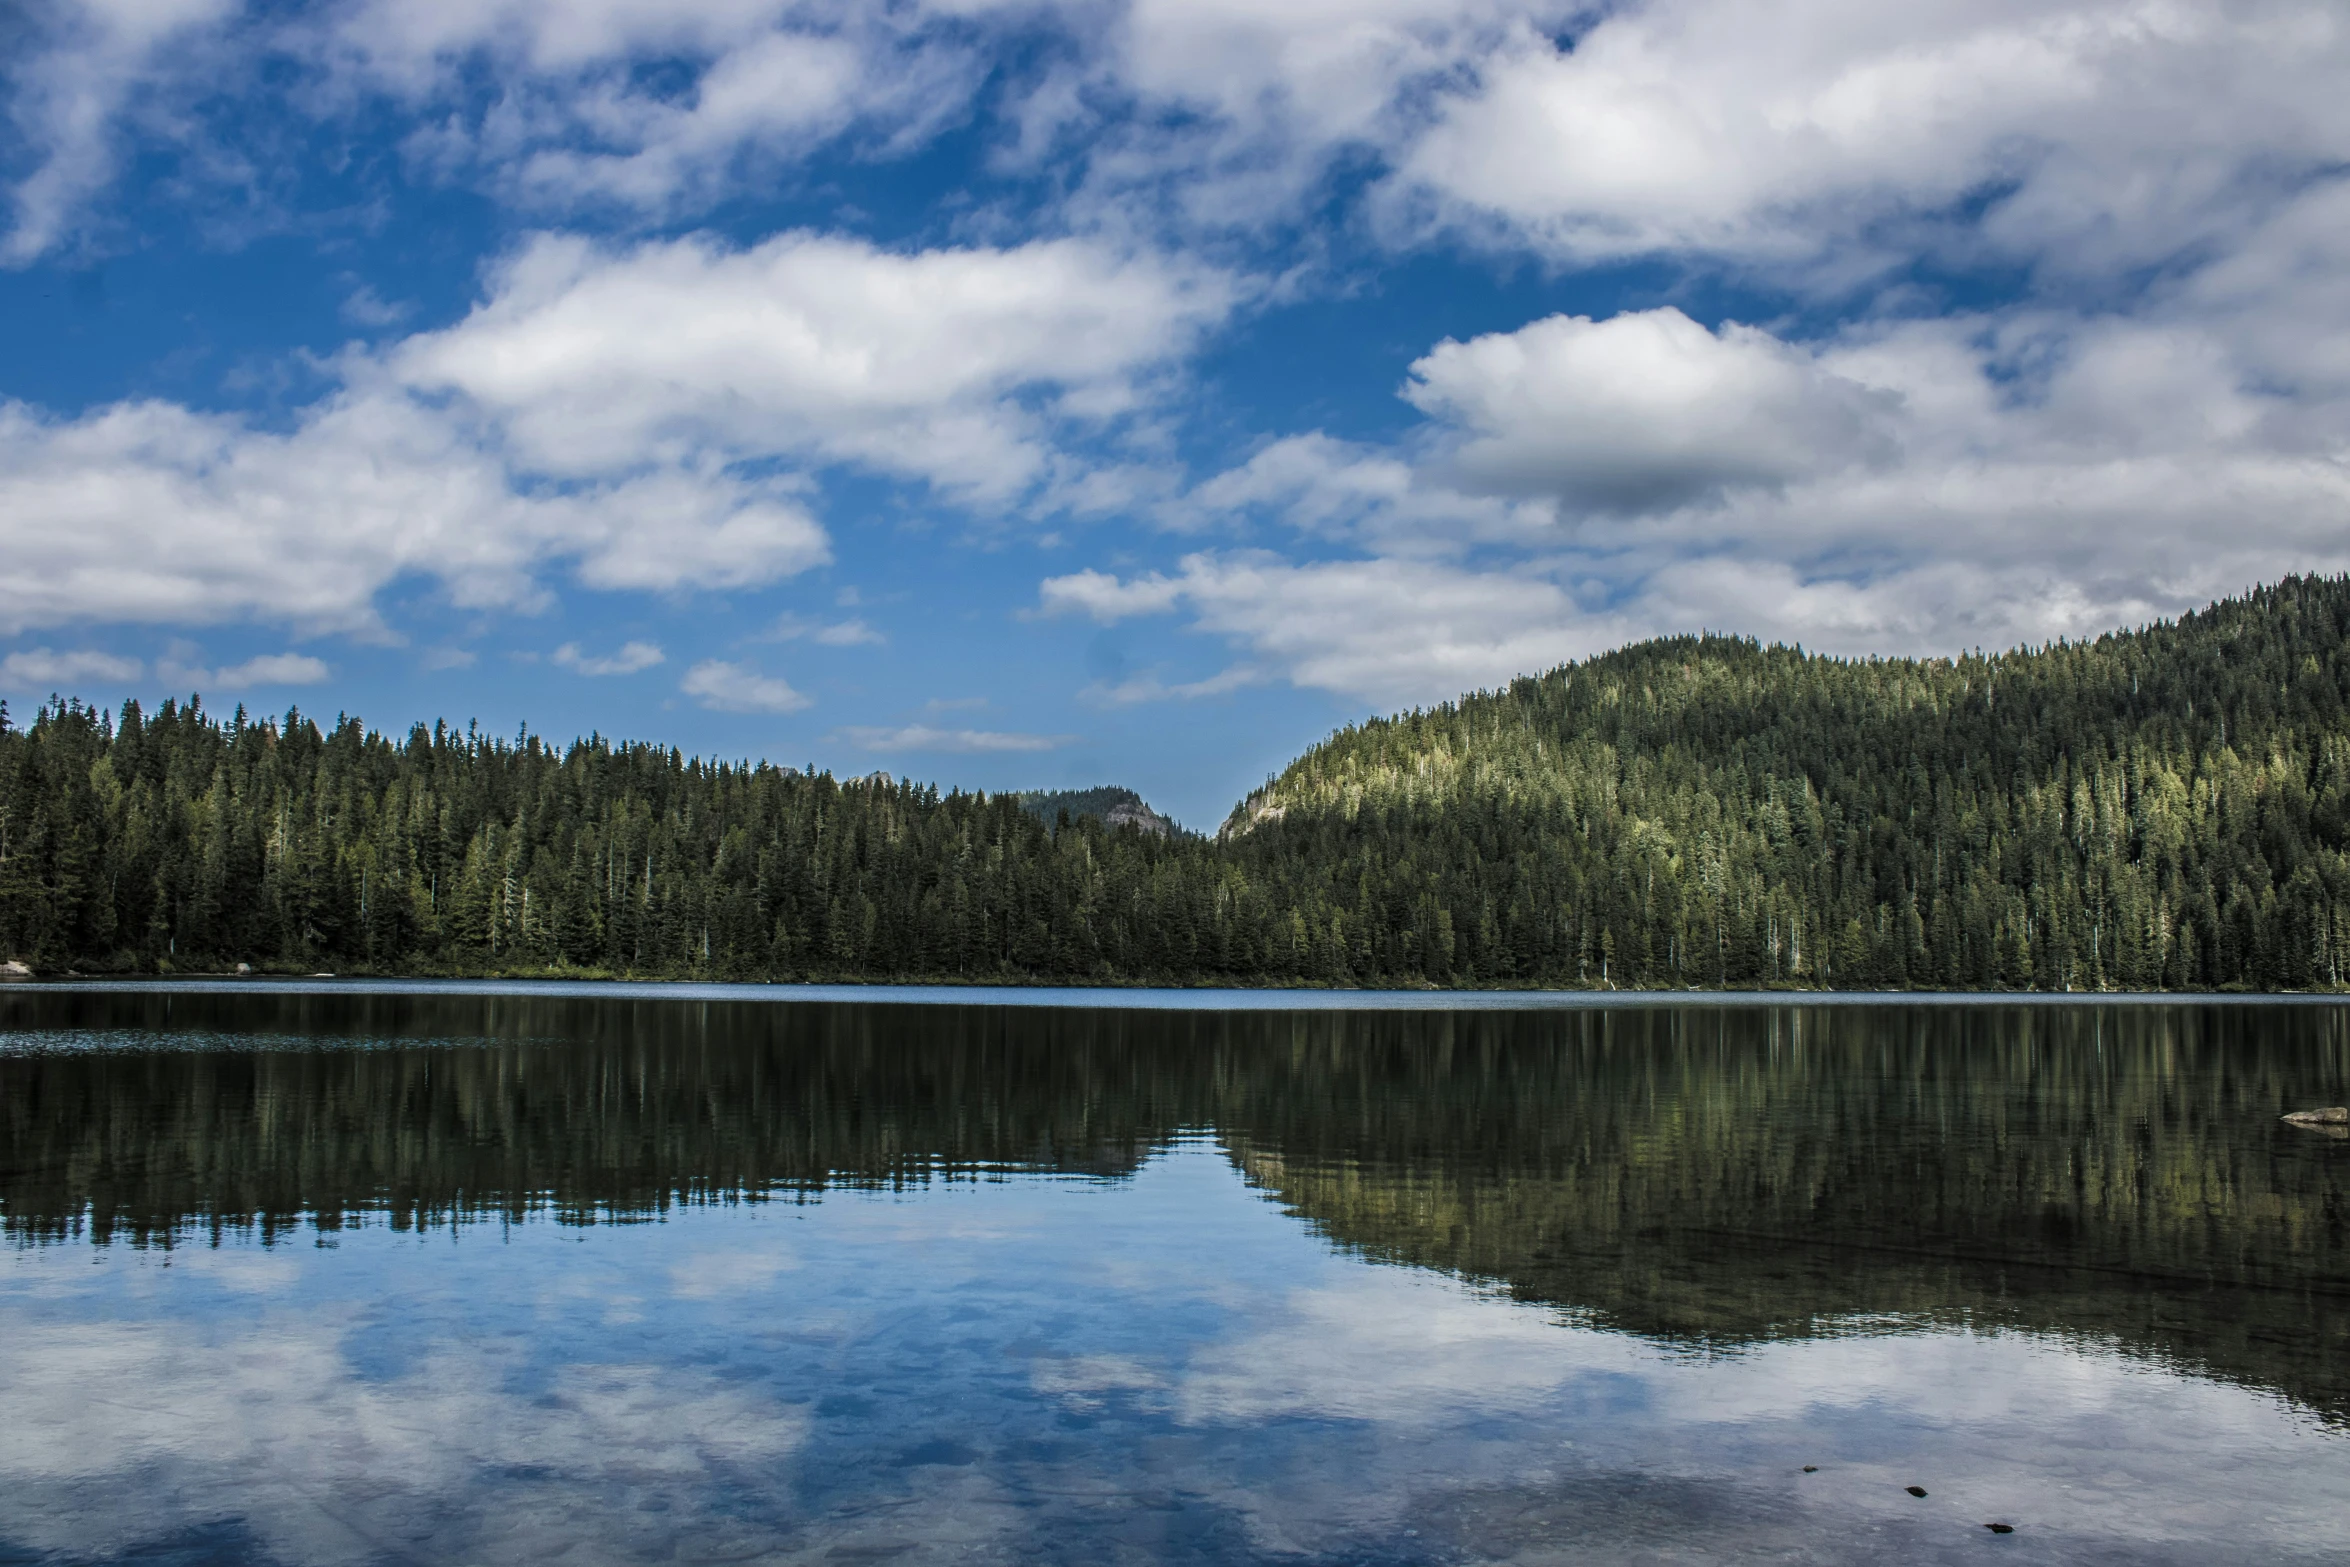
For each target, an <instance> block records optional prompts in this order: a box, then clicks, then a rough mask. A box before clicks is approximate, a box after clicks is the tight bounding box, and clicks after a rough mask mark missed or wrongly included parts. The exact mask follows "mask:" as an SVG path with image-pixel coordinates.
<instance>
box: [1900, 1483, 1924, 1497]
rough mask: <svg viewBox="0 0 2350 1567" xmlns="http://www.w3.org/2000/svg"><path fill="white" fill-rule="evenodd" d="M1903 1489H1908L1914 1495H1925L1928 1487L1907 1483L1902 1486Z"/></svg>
mask: <svg viewBox="0 0 2350 1567" xmlns="http://www.w3.org/2000/svg"><path fill="white" fill-rule="evenodd" d="M1902 1489H1903V1490H1904V1491H1907V1492H1908V1493H1909V1494H1910V1495H1912V1496H1923V1495H1925V1494H1926V1488H1925V1487H1924V1486H1922V1485H1905V1486H1903V1487H1902Z"/></svg>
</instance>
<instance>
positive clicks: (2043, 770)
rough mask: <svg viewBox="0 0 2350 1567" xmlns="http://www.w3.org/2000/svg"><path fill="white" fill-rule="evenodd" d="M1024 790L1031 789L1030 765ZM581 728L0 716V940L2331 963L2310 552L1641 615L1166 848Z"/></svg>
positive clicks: (1289, 970)
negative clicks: (2088, 600) (2086, 614)
mask: <svg viewBox="0 0 2350 1567" xmlns="http://www.w3.org/2000/svg"><path fill="white" fill-rule="evenodd" d="M1045 798H1049V797H1045ZM1038 800H1039V797H1035V796H1022V795H1018V794H999V795H988V794H978V793H966V792H962V791H959V790H947V791H945V792H941V790H939V789H938V788H937V787H935V786H932V785H926V784H918V783H914V782H911V781H907V780H902V779H899V780H892V779H888V778H885V777H882V776H880V775H875V776H873V777H869V778H861V779H848V780H841V779H835V778H834V777H832V776H831V775H830V774H828V773H821V772H817V773H809V772H802V771H798V770H795V769H792V768H789V767H780V766H775V765H772V764H768V763H763V762H762V763H745V762H734V761H711V760H704V759H700V758H689V757H686V756H683V755H681V754H680V753H679V752H677V751H676V750H674V749H665V748H663V747H661V746H659V745H653V744H645V743H637V742H616V741H612V740H608V739H606V738H603V737H601V736H591V737H588V738H586V739H582V740H576V741H573V742H572V743H570V744H568V745H550V744H548V743H547V742H546V741H545V740H543V739H542V738H540V737H538V736H535V735H531V734H529V733H527V732H524V733H522V734H520V735H518V736H516V737H515V738H513V739H511V740H509V739H505V738H502V737H491V736H487V735H484V734H482V733H480V732H478V730H476V729H473V728H467V729H464V730H458V729H454V728H452V727H450V726H449V725H447V724H446V723H443V724H436V725H434V726H432V727H429V728H427V727H425V726H423V725H418V726H416V727H414V728H412V729H410V730H409V731H408V732H407V733H406V734H404V735H393V734H386V733H382V732H378V731H373V730H370V729H368V728H367V727H366V726H365V725H364V724H362V723H361V722H360V720H358V719H357V718H351V717H345V718H342V719H339V720H337V721H336V722H335V723H333V724H331V725H321V724H319V723H317V722H316V721H314V720H312V719H310V718H308V717H306V716H304V715H302V714H301V713H300V712H298V711H290V712H288V713H287V714H286V715H285V716H284V717H283V718H282V719H269V718H255V717H252V716H249V715H248V714H247V713H246V712H245V711H244V710H243V709H241V708H240V709H238V710H237V711H236V712H234V713H233V714H232V715H229V716H227V717H222V716H220V715H219V714H217V713H215V712H213V711H211V710H208V709H206V708H205V707H204V706H203V705H202V704H201V702H200V701H198V700H195V699H190V700H188V701H186V702H179V701H176V700H167V701H165V702H163V703H162V704H161V706H160V707H158V708H157V709H156V710H154V711H153V712H148V711H145V710H144V709H142V708H141V707H140V706H139V705H138V704H136V703H131V704H126V705H125V706H124V708H123V709H122V710H121V711H120V713H109V712H104V711H100V710H97V709H94V708H92V707H90V706H88V705H85V704H83V703H81V702H79V701H76V700H73V699H70V698H56V699H52V700H51V701H50V702H49V703H47V704H46V705H44V706H43V707H41V708H40V709H39V710H38V711H37V712H35V713H34V714H32V715H31V717H30V718H29V720H27V721H25V722H22V723H21V724H20V723H15V722H11V721H9V720H8V718H7V716H6V713H5V709H4V708H0V958H7V957H13V958H15V959H16V960H18V961H21V962H23V963H25V964H26V965H28V966H29V967H31V968H32V969H33V970H35V971H36V972H42V973H59V972H66V971H72V970H79V971H81V972H85V973H159V972H160V973H170V972H183V973H185V972H218V971H222V970H227V969H232V968H234V967H235V966H236V965H238V964H246V965H249V966H250V967H251V968H253V969H255V970H257V971H261V972H298V973H311V972H318V971H332V972H337V973H401V974H420V975H433V974H445V975H505V974H572V975H590V974H603V975H616V976H639V977H652V978H709V979H744V980H940V981H954V980H962V981H984V982H1096V983H1153V982H1156V983H1173V984H1243V985H1256V984H1274V985H1287V984H1307V985H1366V986H1370V985H1381V986H1393V985H1435V986H1456V985H1457V986H1467V985H1480V986H1487V985H1499V986H1524V985H1535V986H1580V987H1613V988H1626V989H1629V988H1686V987H1738V988H1743V987H1757V986H1761V987H1777V986H1784V987H1800V988H1822V989H1916V988H1930V989H2015V990H2076V991H2078V990H2104V989H2146V990H2158V989H2159V990H2204V989H2253V990H2278V989H2334V988H2338V987H2339V986H2340V985H2341V983H2342V979H2343V971H2344V968H2345V967H2346V966H2350V860H2346V858H2345V855H2346V850H2350V579H2343V578H2327V579H2318V578H2296V579H2288V580H2286V581H2284V582H2281V583H2278V584H2276V585H2274V586H2270V587H2265V588H2261V589H2258V590H2256V591H2254V592H2251V593H2249V594H2247V595H2246V596H2244V597H2242V598H2239V599H2234V600H2229V601H2225V602H2222V603H2218V604H2215V605H2212V606H2211V607H2210V608H2208V609H2206V610H2203V611H2201V612H2198V613H2195V614H2191V615H2186V616H2182V617H2181V618H2180V619H2178V620H2176V621H2172V622H2163V623H2160V624H2156V625H2153V626H2150V627H2147V628H2144V629H2141V630H2137V631H2130V632H2120V633H2116V634H2113V635H2109V636H2104V637H2100V638H2097V639H2095V640H2093V641H2083V642H2059V643H2055V644H2051V645H2048V646H2045V647H2037V648H2025V649H2018V650H2012V651H2006V652H1998V653H1989V654H1984V653H1974V654H1969V655H1966V656H1963V657H1959V658H1955V659H1924V660H1912V659H1891V658H1875V659H1842V658H1831V657H1825V656H1821V655H1817V654H1812V653H1807V652H1805V651H1803V650H1801V649H1799V648H1792V647H1784V646H1764V645H1761V644H1758V643H1756V642H1753V641H1750V640H1744V639H1739V638H1733V637H1725V636H1686V637H1674V638H1666V639H1662V640H1658V641H1652V642H1645V643H1641V644H1638V645H1635V646H1631V647H1627V648H1623V649H1620V650H1618V651H1616V652H1612V653H1608V654H1605V655H1602V656H1599V657H1596V658H1592V659H1589V660H1586V661H1583V662H1581V663H1577V664H1570V665H1566V666H1564V667H1561V668H1558V669H1555V670H1552V671H1550V672H1549V673H1547V674H1541V675H1530V676H1527V677H1524V678H1521V679H1519V680H1516V681H1514V682H1512V683H1511V684H1510V685H1509V686H1507V687H1506V688H1504V689H1501V690H1495V691H1487V692H1479V693H1475V694H1473V695H1469V696H1466V697H1463V698H1461V699H1460V700H1458V701H1455V702H1449V703H1444V704H1440V705H1438V706H1436V707H1432V708H1428V709H1424V710H1420V711H1415V712H1410V713H1405V714H1401V715H1398V716H1396V717H1392V718H1386V719H1378V720H1373V721H1370V722H1366V723H1363V724H1359V725H1355V726H1350V727H1348V728H1346V729H1343V730H1341V731H1339V732H1338V733H1337V734H1335V735H1333V736H1331V737H1330V738H1329V739H1328V740H1326V741H1324V742H1323V743H1322V744H1320V745H1318V746H1316V747H1314V748H1313V749H1312V750H1310V751H1308V752H1307V753H1306V754H1305V755H1303V756H1301V757H1300V758H1298V760H1297V761H1295V762H1294V763H1292V764H1291V765H1290V766H1289V767H1288V768H1287V769H1286V770H1284V771H1283V772H1282V773H1281V774H1280V775H1279V776H1278V777H1276V778H1274V779H1272V780H1271V781H1269V782H1268V783H1267V784H1266V785H1265V786H1264V787H1263V788H1262V789H1260V790H1258V791H1256V792H1254V793H1253V794H1251V795H1250V796H1249V797H1248V798H1247V799H1246V800H1244V801H1242V802H1241V804H1240V805H1239V806H1238V807H1237V808H1236V809H1235V810H1234V812H1233V814H1232V816H1231V818H1230V819H1229V820H1228V821H1227V822H1226V823H1225V824H1224V827H1223V830H1222V831H1221V832H1219V833H1218V834H1217V835H1215V836H1214V837H1212V838H1210V837H1202V836H1196V835H1189V834H1181V833H1164V832H1158V831H1152V830H1149V829H1147V828H1144V827H1139V826H1132V825H1116V824H1113V823H1112V822H1110V821H1109V820H1107V819H1105V818H1104V817H1102V816H1097V815H1093V814H1087V813H1085V812H1082V811H1071V810H1068V809H1066V808H1065V807H1064V808H1056V809H1054V810H1053V812H1052V815H1051V816H1050V818H1049V819H1048V818H1047V817H1046V816H1045V815H1044V813H1043V811H1041V810H1039V809H1037V808H1036V804H1037V802H1038Z"/></svg>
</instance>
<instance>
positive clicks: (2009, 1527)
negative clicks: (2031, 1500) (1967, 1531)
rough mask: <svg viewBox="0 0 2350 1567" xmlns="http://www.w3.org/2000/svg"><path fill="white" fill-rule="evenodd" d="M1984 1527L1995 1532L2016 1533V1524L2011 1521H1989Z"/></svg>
mask: <svg viewBox="0 0 2350 1567" xmlns="http://www.w3.org/2000/svg"><path fill="white" fill-rule="evenodd" d="M1983 1527H1984V1528H1986V1529H1988V1530H1990V1531H1991V1532H1992V1533H1993V1534H2013V1533H2015V1525H2014V1524H2011V1523H1987V1524H1985V1525H1983Z"/></svg>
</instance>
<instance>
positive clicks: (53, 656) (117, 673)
mask: <svg viewBox="0 0 2350 1567" xmlns="http://www.w3.org/2000/svg"><path fill="white" fill-rule="evenodd" d="M146 669H147V666H146V665H145V664H143V663H141V662H140V661H139V660H138V659H135V658H125V657H123V656H122V655H120V654H118V653H101V652H98V651H96V650H95V649H75V650H72V651H60V650H58V649H55V648H45V647H35V648H26V649H24V650H23V651H21V652H16V653H11V654H9V655H8V656H7V657H6V658H0V688H5V689H7V690H10V691H32V690H36V689H38V690H44V691H49V690H53V691H56V692H57V693H58V694H60V695H69V694H78V693H72V692H69V691H68V689H67V688H68V687H73V686H79V685H83V684H89V683H95V682H99V681H104V682H107V683H109V684H114V685H120V684H123V683H125V682H128V681H132V680H136V679H138V678H139V677H140V676H141V675H142V674H145V673H146Z"/></svg>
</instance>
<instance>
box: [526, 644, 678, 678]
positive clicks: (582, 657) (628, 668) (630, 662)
mask: <svg viewBox="0 0 2350 1567" xmlns="http://www.w3.org/2000/svg"><path fill="white" fill-rule="evenodd" d="M665 657H666V655H665V654H663V653H662V651H661V648H660V645H659V644H658V643H654V642H624V643H622V644H621V646H620V651H619V652H617V653H608V654H605V655H603V656H601V657H598V656H594V655H591V654H587V653H582V652H581V651H580V650H579V644H578V643H576V642H566V643H564V644H563V645H562V646H561V647H559V648H557V649H555V653H554V661H555V663H556V664H557V665H558V666H559V667H561V668H564V669H569V670H574V671H576V672H578V673H579V674H583V675H633V674H636V673H637V672H638V671H640V670H646V669H650V668H652V667H653V666H654V665H655V664H658V663H660V662H661V661H662V660H663V659H664V658H665Z"/></svg>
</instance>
